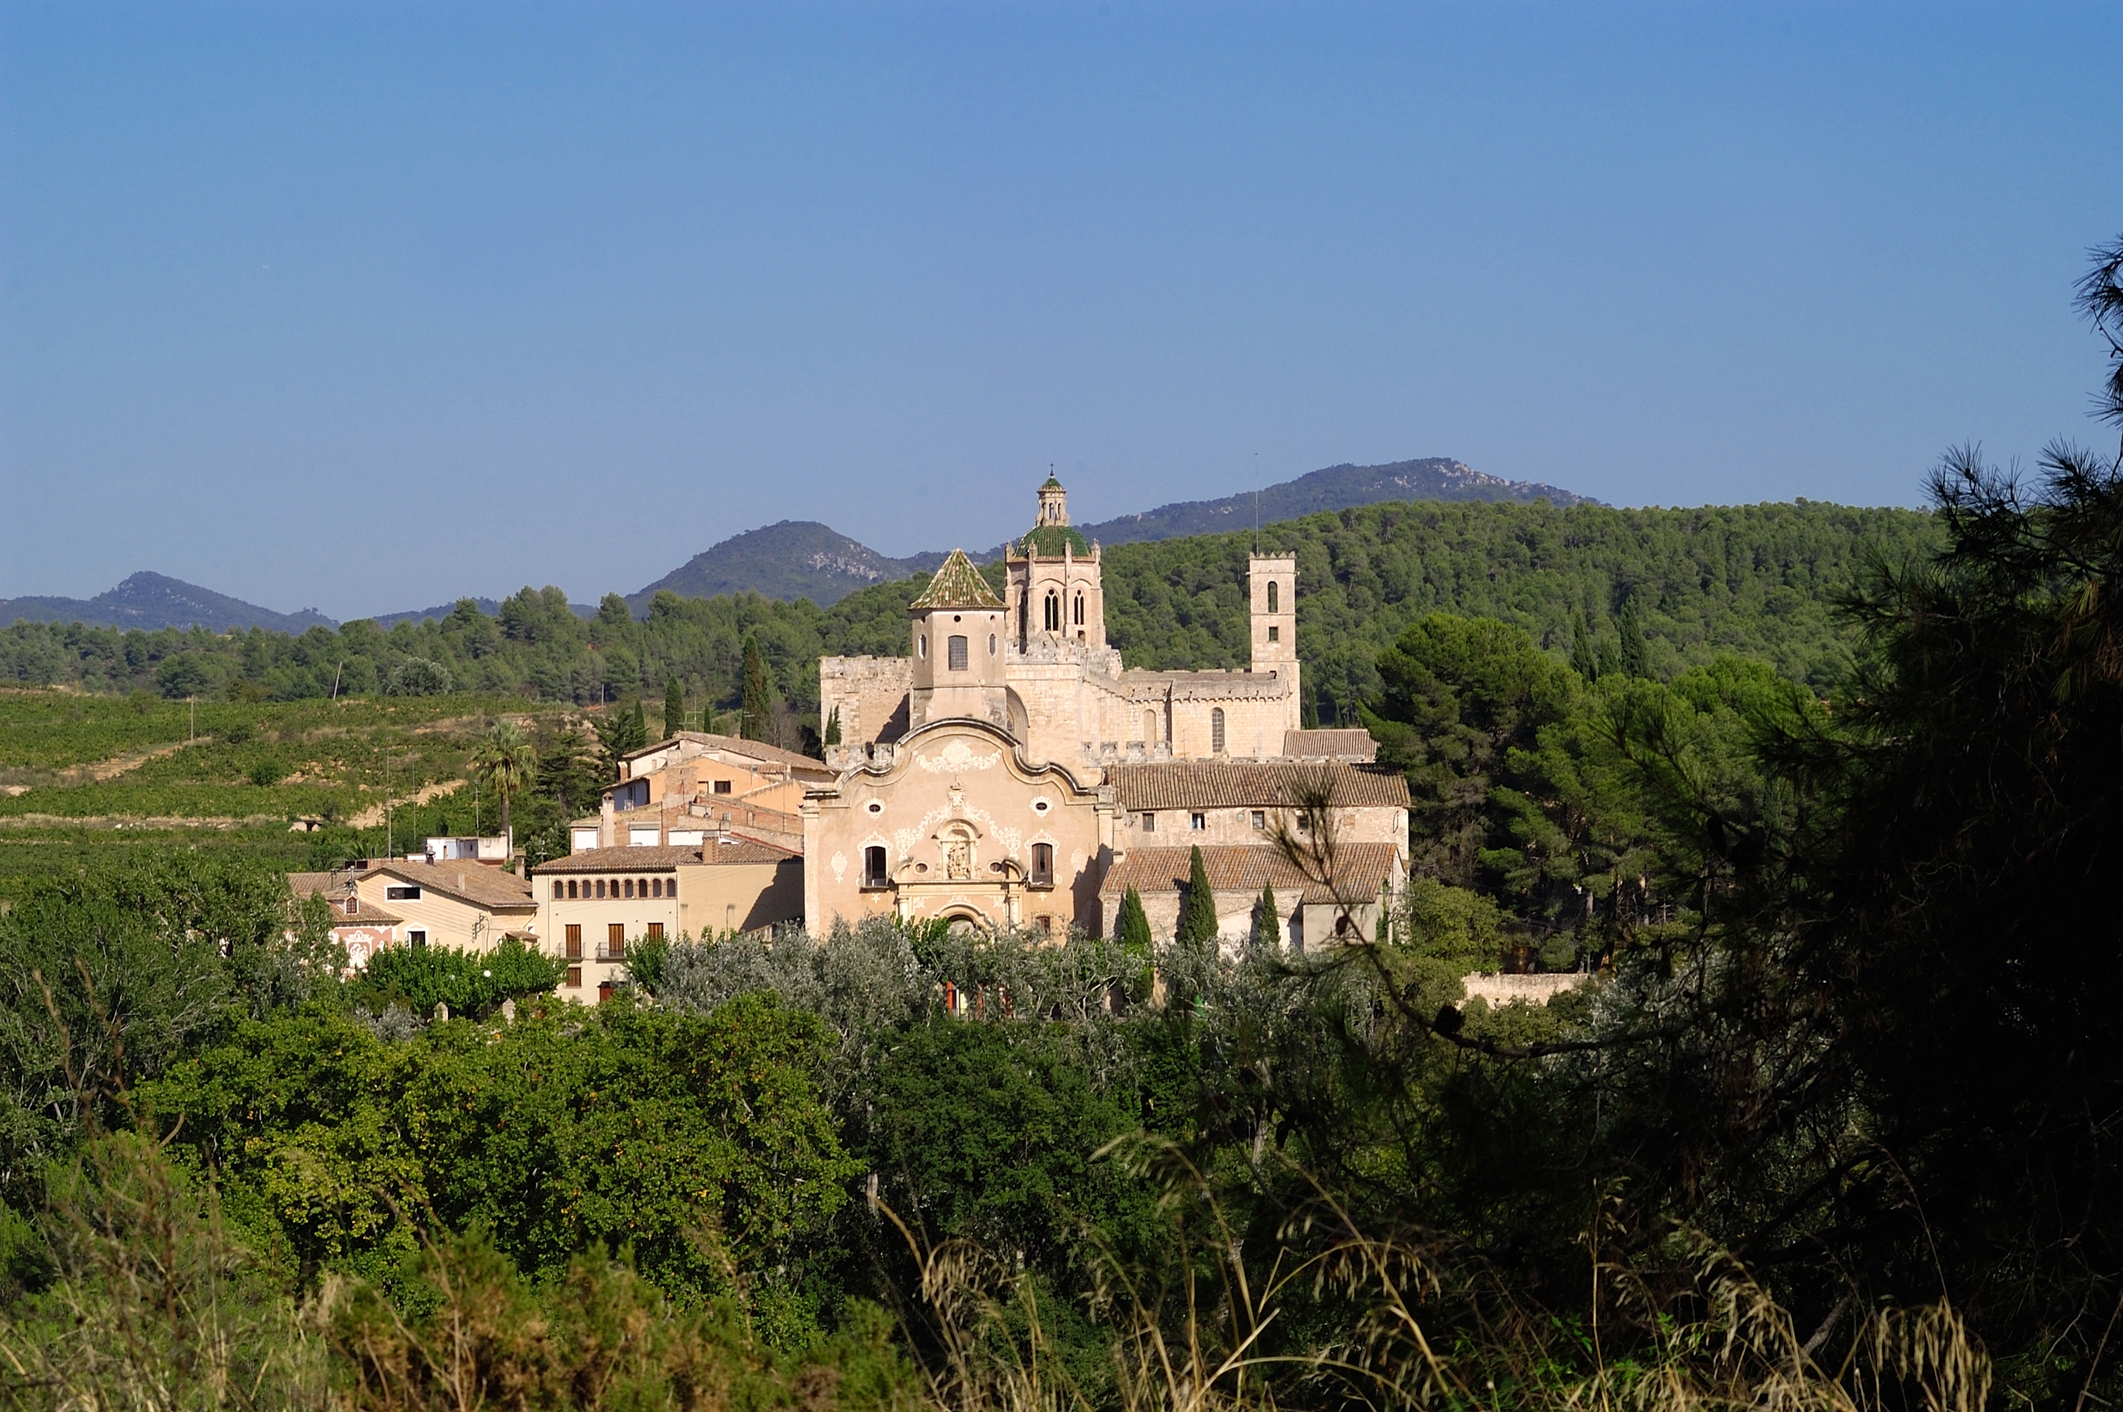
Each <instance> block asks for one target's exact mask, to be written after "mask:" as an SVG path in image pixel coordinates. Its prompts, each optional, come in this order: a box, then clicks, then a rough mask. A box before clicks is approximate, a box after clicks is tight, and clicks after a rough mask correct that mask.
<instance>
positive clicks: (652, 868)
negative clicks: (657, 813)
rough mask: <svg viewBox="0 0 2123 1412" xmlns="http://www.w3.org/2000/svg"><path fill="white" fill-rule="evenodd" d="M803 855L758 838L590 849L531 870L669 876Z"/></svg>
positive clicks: (535, 873)
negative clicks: (701, 868)
mask: <svg viewBox="0 0 2123 1412" xmlns="http://www.w3.org/2000/svg"><path fill="white" fill-rule="evenodd" d="M801 857H803V854H801V853H799V852H797V851H796V850H795V849H793V848H777V847H775V846H774V845H773V844H771V843H762V842H760V841H759V840H758V839H755V838H734V837H733V838H728V839H722V838H711V839H709V840H708V841H707V842H706V843H704V844H688V845H684V846H679V847H674V846H672V845H670V844H657V845H656V846H655V847H653V848H652V847H648V846H643V847H641V848H586V849H584V850H583V851H582V852H580V853H570V854H569V855H568V856H567V857H565V858H555V859H553V860H552V861H551V862H548V863H540V864H539V865H538V866H537V867H535V868H533V869H531V875H532V876H533V877H544V876H546V875H547V874H549V873H668V872H670V871H671V870H672V869H674V868H679V867H696V866H698V865H700V864H703V863H705V864H708V865H711V866H712V865H715V864H720V863H785V862H787V861H788V860H789V859H791V858H801Z"/></svg>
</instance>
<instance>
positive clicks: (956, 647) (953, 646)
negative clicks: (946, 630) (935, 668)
mask: <svg viewBox="0 0 2123 1412" xmlns="http://www.w3.org/2000/svg"><path fill="white" fill-rule="evenodd" d="M944 652H945V654H946V657H945V660H946V662H947V664H948V665H949V667H950V669H951V670H952V671H954V672H962V671H964V670H965V669H966V640H965V639H964V638H963V637H960V636H959V635H958V634H957V633H953V634H952V635H951V636H950V637H948V638H946V639H945V640H944Z"/></svg>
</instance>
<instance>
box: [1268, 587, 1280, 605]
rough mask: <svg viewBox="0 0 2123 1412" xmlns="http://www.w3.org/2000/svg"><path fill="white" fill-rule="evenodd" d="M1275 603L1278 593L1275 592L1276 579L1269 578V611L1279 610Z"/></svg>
mask: <svg viewBox="0 0 2123 1412" xmlns="http://www.w3.org/2000/svg"><path fill="white" fill-rule="evenodd" d="M1275 603H1276V594H1275V580H1274V579H1270V580H1268V611H1269V612H1271V613H1273V612H1277V611H1279V610H1278V609H1277V608H1276V606H1275Z"/></svg>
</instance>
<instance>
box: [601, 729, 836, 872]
mask: <svg viewBox="0 0 2123 1412" xmlns="http://www.w3.org/2000/svg"><path fill="white" fill-rule="evenodd" d="M834 774H835V772H834V771H833V770H832V769H830V768H828V767H827V766H826V765H825V764H823V763H822V762H820V761H817V760H814V759H812V758H811V757H810V756H808V755H799V754H797V753H796V752H795V751H793V750H784V749H782V748H781V747H779V746H775V745H768V744H767V743H766V742H764V741H758V740H741V739H739V738H737V737H735V736H727V735H709V734H707V733H705V732H701V731H679V732H678V733H677V734H675V735H673V736H671V737H670V738H669V739H667V740H661V741H658V742H657V743H656V744H654V745H651V746H647V747H645V748H643V749H641V750H636V751H633V752H632V753H630V754H628V755H626V756H624V757H622V758H621V760H620V762H619V778H618V779H617V780H616V781H614V782H613V783H612V784H611V785H608V786H607V787H606V788H605V791H604V798H603V802H602V807H601V809H600V811H599V813H598V814H597V815H596V816H595V817H592V818H586V819H578V820H576V821H575V822H574V823H573V824H572V825H570V828H569V847H570V849H571V850H572V851H575V852H582V851H584V850H587V849H595V848H626V847H632V848H642V847H650V848H653V847H694V846H697V845H699V844H700V843H701V842H702V841H703V840H705V839H707V838H708V837H709V836H710V835H712V834H715V833H728V832H735V833H738V834H742V835H745V836H748V837H753V838H758V839H761V840H762V841H765V842H769V843H774V844H777V845H780V846H782V847H785V848H790V849H795V850H798V851H801V849H802V847H803V820H802V818H801V814H800V810H801V808H802V805H803V796H804V791H805V790H806V789H808V788H810V787H811V786H812V785H814V784H822V783H825V782H827V781H830V780H831V779H832V778H833V776H834Z"/></svg>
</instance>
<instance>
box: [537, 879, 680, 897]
mask: <svg viewBox="0 0 2123 1412" xmlns="http://www.w3.org/2000/svg"><path fill="white" fill-rule="evenodd" d="M676 896H678V879H676V878H641V879H639V880H638V881H637V880H636V879H634V878H611V879H605V878H596V879H591V878H583V879H580V880H577V879H575V878H569V879H567V880H566V881H565V882H563V881H562V880H561V879H559V878H555V879H553V900H554V901H555V902H572V901H575V900H577V899H579V898H585V897H588V898H599V897H676Z"/></svg>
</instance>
